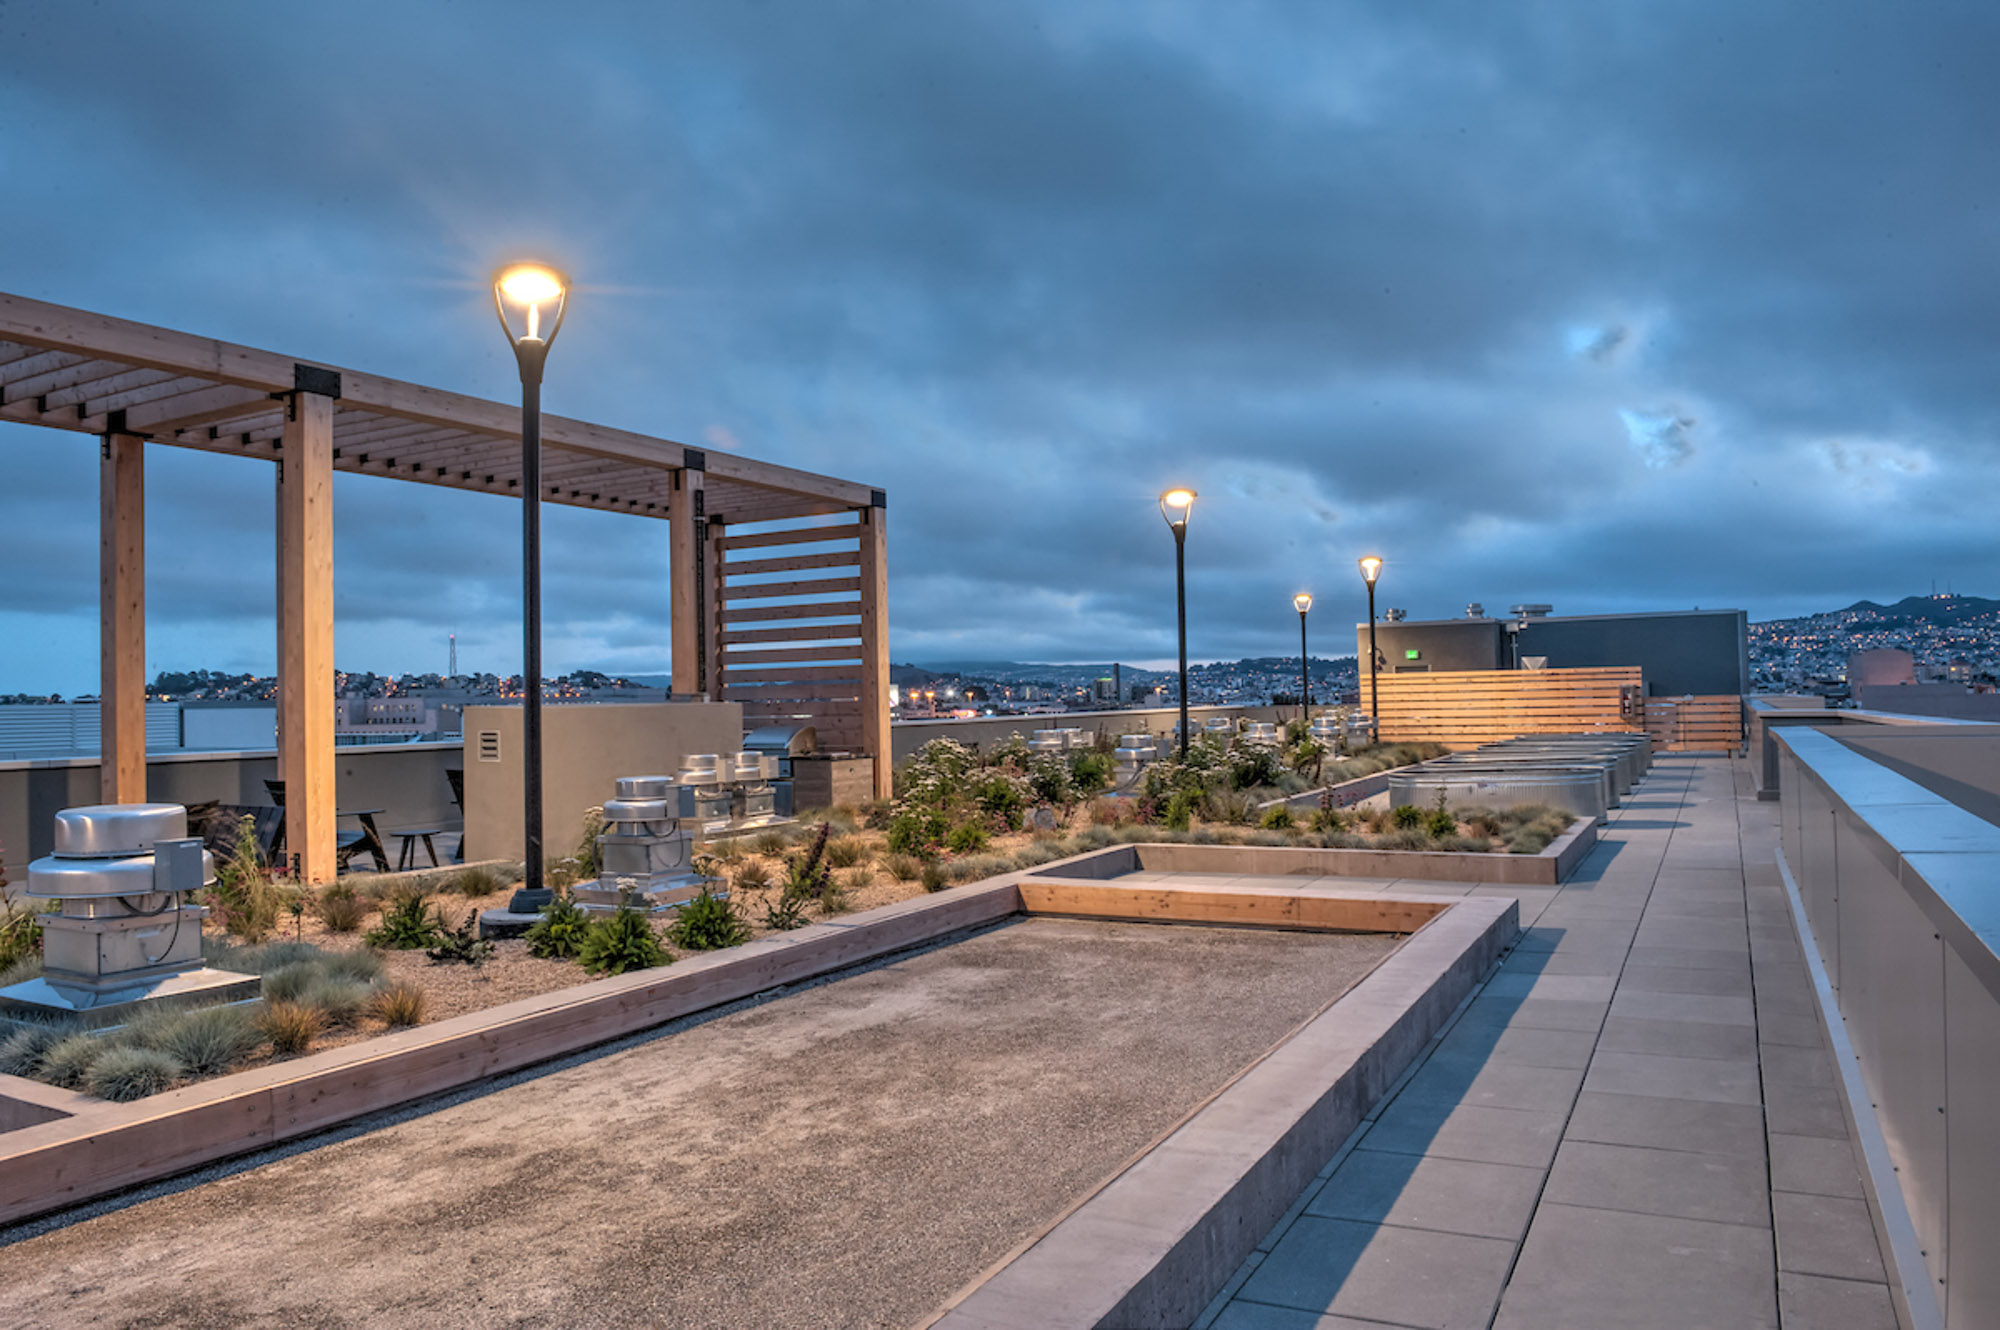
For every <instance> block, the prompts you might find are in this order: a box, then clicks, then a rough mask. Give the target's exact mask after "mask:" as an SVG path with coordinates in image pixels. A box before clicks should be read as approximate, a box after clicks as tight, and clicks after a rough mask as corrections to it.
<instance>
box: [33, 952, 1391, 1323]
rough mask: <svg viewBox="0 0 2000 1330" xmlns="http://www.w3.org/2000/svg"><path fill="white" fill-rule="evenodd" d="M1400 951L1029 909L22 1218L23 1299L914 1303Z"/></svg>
mask: <svg viewBox="0 0 2000 1330" xmlns="http://www.w3.org/2000/svg"><path fill="white" fill-rule="evenodd" d="M1396 944H1397V940H1396V939H1394V938H1392V937H1388V936H1382V935H1339V934H1311V933H1280V932H1265V931H1257V930H1246V929H1210V928H1192V927H1162V926H1152V925H1143V924H1115V923H1091V922H1079V921H1065V920H1049V919H1029V920H1017V921H1013V922H1010V923H1007V924H1003V925H1001V926H998V927H996V928H993V929H990V930H988V931H986V932H983V933H979V934H976V935H974V936H971V937H969V938H965V939H962V940H959V941H957V942H954V943H950V944H947V945H944V946H940V947H937V948H934V949H932V950H929V951H924V952H919V953H914V954H910V955H905V956H903V957H900V958H896V959H894V960H892V961H891V962H888V963H885V964H881V965H878V966H876V967H873V968H870V969H865V970H861V971H858V972H853V973H850V974H847V975H845V976H841V977H838V978H835V979H833V980H831V981H828V982H824V983H820V984H816V985H812V986H808V987H804V988H801V989H798V990H795V991H793V992H791V993H789V994H785V995H782V996H778V997H774V998H771V999H769V1000H766V1001H764V1002H762V1003H759V1004H756V1005H751V1006H747V1007H743V1008H740V1009H737V1010H734V1011H731V1012H729V1013H727V1014H722V1015H719V1016H716V1017H714V1018H712V1019H708V1020H706V1021H697V1022H694V1023H691V1024H688V1025H687V1026H686V1027H685V1028H679V1029H670V1031H669V1032H666V1033H662V1034H660V1035H658V1036H655V1037H650V1038H647V1039H644V1040H641V1041H635V1042H632V1043H630V1044H628V1045H626V1046H624V1047H622V1048H621V1049H619V1050H617V1051H612V1052H608V1053H603V1054H599V1055H597V1056H594V1057H589V1058H586V1059H581V1060H576V1061H573V1062H571V1063H570V1064H567V1065H562V1066H560V1067H559V1068H558V1069H556V1070H552V1071H549V1072H546V1073H544V1074H540V1075H535V1076H530V1077H527V1078H517V1079H516V1080H514V1081H512V1082H508V1083H503V1084H502V1086H500V1087H499V1088H490V1089H489V1090H488V1091H487V1092H484V1093H477V1094H473V1095H469V1096H461V1097H458V1098H456V1099H453V1100H447V1101H445V1102H444V1103H443V1104H442V1105H434V1106H432V1107H430V1108H429V1109H428V1110H426V1111H422V1112H415V1113H410V1114H405V1115H402V1116H400V1117H399V1118H396V1119H394V1120H391V1121H390V1122H389V1123H388V1124H387V1125H381V1126H378V1127H376V1128H374V1129H372V1130H369V1131H366V1132H363V1133H360V1134H358V1135H353V1136H351V1137H346V1138H336V1139H333V1140H331V1141H329V1142H325V1143H320V1144H318V1145H316V1146H314V1147H312V1148H308V1149H305V1150H303V1151H300V1152H297V1153H292V1154H290V1155H288V1156H286V1157H281V1158H279V1159H277V1160H275V1161H274V1162H269V1163H265V1164H263V1165H261V1166H259V1167H255V1168H249V1169H245V1170H242V1171H238V1172H233V1173H232V1172H229V1171H227V1170H220V1171H219V1173H220V1175H219V1176H214V1177H212V1178H207V1179H205V1180H197V1181H195V1182H193V1183H192V1184H191V1185H189V1186H187V1187H185V1188H184V1189H182V1190H178V1191H174V1192H169V1193H167V1194H164V1195H153V1196H151V1197H150V1198H148V1199H142V1200H137V1201H133V1202H131V1203H128V1204H125V1205H123V1206H122V1207H118V1208H112V1209H110V1210H108V1211H107V1212H104V1213H98V1214H95V1215H94V1217H87V1218H80V1219H77V1220H75V1221H74V1222H70V1223H67V1224H65V1225H61V1226H56V1227H52V1228H51V1227H48V1226H46V1225H45V1224H37V1225H34V1226H31V1227H24V1228H21V1229H17V1230H15V1231H14V1233H13V1234H11V1235H10V1234H8V1233H6V1232H4V1231H0V1243H9V1242H10V1241H11V1245H4V1246H0V1288H4V1289H5V1290H6V1293H5V1298H6V1301H5V1311H4V1312H0V1320H6V1321H8V1322H10V1323H15V1324H34V1325H84V1324H92V1325H99V1324H101V1325H118V1326H168V1325H172V1326H203V1327H214V1326H247V1325H285V1326H349V1325H352V1326H363V1325H367V1326H379V1325H423V1326H426V1327H447V1326H489V1325H563V1326H625V1325H667V1326H701V1327H720V1326H757V1327H779V1326H841V1327H848V1326H901V1325H907V1324H909V1323H910V1322H912V1321H913V1320H915V1319H917V1318H919V1317H921V1316H923V1315H924V1314H926V1313H927V1312H929V1311H931V1310H932V1309H934V1308H935V1307H937V1306H938V1305H939V1304H940V1303H941V1302H942V1301H943V1300H944V1299H946V1298H947V1297H949V1296H950V1295H951V1294H952V1293H954V1292H956V1291H957V1290H958V1289H960V1288H961V1287H963V1286H964V1285H965V1284H966V1283H967V1282H968V1281H970V1280H971V1279H973V1278H975V1277H976V1276H977V1275H978V1274H979V1273H980V1272H981V1271H982V1270H984V1269H985V1268H986V1267H987V1266H988V1265H990V1264H991V1263H992V1262H993V1261H995V1260H997V1259H998V1258H1000V1257H1001V1256H1003V1255H1005V1254H1006V1253H1007V1252H1008V1251H1009V1250H1010V1249H1011V1248H1012V1247H1013V1246H1014V1245H1015V1244H1016V1243H1017V1242H1019V1241H1020V1240H1022V1239H1023V1238H1025V1237H1026V1236H1028V1235H1030V1234H1031V1233H1033V1232H1034V1231H1035V1230H1036V1229H1037V1228H1038V1227H1040V1226H1041V1225H1042V1224H1044V1223H1045V1222H1047V1221H1048V1220H1050V1219H1052V1218H1053V1217H1055V1216H1056V1215H1057V1214H1058V1213H1059V1212H1060V1211H1061V1210H1062V1209H1063V1208H1064V1206H1065V1205H1066V1203H1068V1202H1069V1201H1071V1200H1072V1199H1074V1198H1076V1197H1078V1196H1079V1195H1081V1194H1083V1193H1085V1192H1087V1191H1088V1190H1090V1189H1091V1188H1092V1187H1093V1186H1094V1185H1095V1184H1097V1183H1099V1182H1100V1181H1102V1180H1103V1179H1105V1178H1106V1177H1108V1176H1109V1175H1111V1174H1112V1173H1114V1172H1115V1171H1117V1170H1118V1168H1119V1167H1120V1166H1121V1165H1122V1164H1123V1163H1124V1162H1125V1161H1126V1160H1127V1159H1129V1158H1130V1157H1131V1156H1132V1154H1133V1153H1134V1152H1135V1151H1137V1150H1139V1149H1141V1148H1143V1147H1144V1146H1145V1145H1146V1144H1148V1143H1149V1142H1150V1141H1152V1140H1153V1139H1154V1138H1155V1137H1157V1136H1158V1135H1159V1134H1160V1133H1161V1132H1162V1131H1164V1130H1166V1129H1168V1128H1169V1127H1171V1126H1172V1125H1173V1124H1174V1123H1175V1122H1177V1121H1178V1120H1179V1119H1180V1118H1182V1117H1183V1116H1185V1115H1186V1114H1187V1113H1188V1112H1189V1111H1191V1110H1192V1109H1193V1108H1195V1107H1197V1106H1198V1105H1199V1104H1200V1103H1201V1102H1203V1101H1204V1100H1205V1099H1206V1098H1207V1097H1208V1096H1209V1095H1210V1094H1212V1093H1213V1092H1214V1091H1215V1090H1216V1089H1218V1088H1219V1087H1220V1086H1221V1085H1223V1084H1224V1083H1225V1082H1226V1081H1227V1080H1228V1079H1229V1078H1230V1077H1231V1076H1232V1075H1234V1074H1235V1073H1236V1072H1237V1071H1239V1070H1240V1069H1242V1068H1243V1067H1245V1066H1246V1065H1248V1064H1249V1063H1250V1062H1251V1061H1252V1060H1254V1059H1255V1058H1256V1057H1257V1056H1258V1055H1259V1054H1261V1053H1262V1052H1264V1051H1265V1050H1266V1049H1268V1048H1269V1047H1270V1046H1271V1045H1273V1044H1274V1043H1275V1042H1277V1041H1278V1040H1279V1039H1281V1038H1283V1037H1284V1036H1285V1035H1286V1034H1287V1033H1289V1032H1290V1031H1291V1030H1293V1029H1294V1028H1296V1027H1297V1025H1298V1024H1299V1023H1300V1022H1302V1021H1304V1020H1305V1019H1307V1018H1308V1017H1310V1016H1311V1015H1313V1014H1314V1013H1315V1012H1316V1011H1318V1010H1319V1009H1320V1008H1321V1007H1323V1006H1324V1005H1325V1004H1326V1003H1327V1002H1329V1001H1331V1000H1332V999H1333V998H1334V997H1336V996H1337V995H1338V994H1340V993H1341V992H1343V991H1345V990H1346V989H1347V988H1348V987H1349V986H1351V985H1352V984H1353V983H1355V982H1356V981H1357V980H1359V979H1360V978H1361V977H1362V976H1363V975H1365V974H1366V973H1367V972H1368V971H1369V970H1370V969H1372V968H1373V967H1374V966H1375V965H1376V964H1378V963H1379V962H1380V961H1381V959H1382V958H1383V957H1385V956H1386V955H1387V954H1388V953H1389V952H1390V951H1391V950H1393V949H1394V947H1395V946H1396Z"/></svg>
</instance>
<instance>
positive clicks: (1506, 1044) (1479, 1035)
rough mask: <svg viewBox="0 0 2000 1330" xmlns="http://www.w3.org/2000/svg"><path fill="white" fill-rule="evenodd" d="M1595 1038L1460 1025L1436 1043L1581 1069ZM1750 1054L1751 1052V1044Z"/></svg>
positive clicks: (1456, 1051) (1457, 1051) (1443, 1048)
mask: <svg viewBox="0 0 2000 1330" xmlns="http://www.w3.org/2000/svg"><path fill="white" fill-rule="evenodd" d="M1597 1043H1598V1040H1597V1037H1596V1036H1595V1035H1593V1034H1592V1033H1591V1032H1590V1031H1588V1030H1537V1029H1534V1028H1532V1027H1528V1026H1499V1025H1465V1024H1460V1025H1459V1026H1458V1027H1456V1028H1455V1029H1453V1030H1452V1032H1451V1033H1450V1034H1448V1035H1446V1036H1445V1037H1444V1039H1443V1040H1442V1041H1440V1043H1439V1044H1438V1048H1437V1051H1438V1052H1439V1053H1440V1054H1444V1055H1447V1056H1450V1055H1461V1056H1463V1055H1472V1054H1477V1055H1479V1056H1484V1057H1490V1058H1492V1059H1494V1060H1495V1061H1502V1062H1514V1063H1518V1064H1520V1065H1521V1066H1524V1067H1564V1068H1572V1069H1578V1070H1580V1069H1582V1068H1584V1067H1587V1066H1589V1065H1590V1055H1591V1052H1592V1050H1593V1049H1594V1048H1596V1047H1597ZM1752 1047H1753V1051H1754V1047H1755V1046H1754V1045H1753V1046H1752Z"/></svg>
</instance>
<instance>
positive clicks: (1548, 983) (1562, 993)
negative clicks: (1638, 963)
mask: <svg viewBox="0 0 2000 1330" xmlns="http://www.w3.org/2000/svg"><path fill="white" fill-rule="evenodd" d="M1617 987H1618V981H1617V979H1616V978H1615V977H1614V976H1612V975H1608V974H1603V975H1598V974H1556V973H1553V972H1551V971H1548V970H1537V969H1534V968H1530V966H1529V965H1528V964H1527V963H1526V962H1524V963H1523V964H1522V965H1521V966H1520V967H1516V968H1512V969H1510V968H1508V967H1506V966H1502V967H1501V970H1500V973H1498V974H1496V975H1494V976H1493V977H1492V978H1491V979H1489V980H1487V981H1486V994H1487V996H1489V997H1498V998H1541V999H1545V1000H1549V1001H1555V1002H1603V1003H1609V1002H1610V1001H1611V994H1612V992H1613V991H1614V990H1615V989H1616V988H1617Z"/></svg>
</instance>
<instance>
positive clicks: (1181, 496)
mask: <svg viewBox="0 0 2000 1330" xmlns="http://www.w3.org/2000/svg"><path fill="white" fill-rule="evenodd" d="M1194 497H1195V496H1194V491H1193V490H1168V491H1167V492H1166V493H1165V494H1162V495H1161V496H1160V516H1162V517H1164V518H1166V519H1167V526H1168V528H1169V529H1170V530H1172V532H1173V533H1174V588H1175V593H1176V595H1177V597H1178V603H1179V610H1180V635H1181V760H1182V761H1186V760H1187V753H1188V677H1187V525H1188V518H1189V516H1190V515H1192V514H1193V512H1194Z"/></svg>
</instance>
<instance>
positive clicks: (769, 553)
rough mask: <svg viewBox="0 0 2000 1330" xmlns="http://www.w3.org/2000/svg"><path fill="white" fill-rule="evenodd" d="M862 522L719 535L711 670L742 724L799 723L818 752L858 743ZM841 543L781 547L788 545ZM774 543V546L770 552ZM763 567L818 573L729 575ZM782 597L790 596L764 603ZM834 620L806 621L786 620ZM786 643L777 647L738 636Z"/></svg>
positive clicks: (862, 744)
mask: <svg viewBox="0 0 2000 1330" xmlns="http://www.w3.org/2000/svg"><path fill="white" fill-rule="evenodd" d="M862 534H863V532H862V528H861V527H860V526H858V525H856V524H855V523H854V522H853V521H852V519H846V518H835V519H832V520H831V521H829V522H827V523H825V524H821V525H814V526H810V527H802V528H798V529H793V530H785V531H754V532H740V533H736V534H731V535H727V536H725V537H723V538H722V539H721V540H719V541H718V542H717V544H718V545H719V546H720V549H719V550H718V551H717V553H718V558H717V560H716V564H717V566H716V568H715V586H716V593H715V606H716V619H717V635H716V641H717V643H718V644H719V646H720V648H721V649H720V652H719V653H718V657H717V659H718V673H719V675H720V682H721V684H722V697H723V699H724V700H725V701H730V702H741V703H742V704H743V723H744V725H745V726H746V727H754V726H757V725H766V724H777V723H790V724H807V725H811V726H813V727H814V729H815V730H816V731H817V732H818V735H819V746H820V748H821V749H822V750H848V751H856V750H862V749H865V748H866V747H867V746H868V744H867V740H866V736H865V734H864V733H863V729H864V727H863V723H862V720H863V716H862V713H863V707H862V701H863V678H862V675H863V653H862V647H861V644H860V643H861V638H862V629H861V625H862V618H863V615H864V614H865V613H866V607H865V606H864V605H863V603H862V601H861V599H859V594H860V593H862V592H863V582H862V574H863V569H862V551H861V547H860V546H861V537H862ZM836 543H837V544H838V545H840V546H841V548H839V549H836V550H832V551H827V552H815V553H812V554H796V555H788V554H786V553H784V548H785V547H786V546H796V545H807V544H811V545H825V544H836ZM774 550H775V551H776V553H775V554H774V553H773V551H774ZM769 573H801V574H818V576H811V575H808V576H802V577H798V578H794V579H790V580H785V581H776V582H761V583H746V582H741V581H738V582H735V583H733V584H732V582H731V579H732V578H742V577H745V576H755V575H758V574H769ZM778 600H785V601H790V602H792V603H790V604H771V603H769V602H771V601H778ZM799 619H838V620H840V622H838V623H832V624H825V625H819V626H813V627H790V626H786V621H796V620H799ZM772 642H784V643H787V644H788V645H787V646H785V647H784V648H782V649H778V648H773V647H769V646H760V647H759V648H758V649H750V650H734V649H732V648H735V647H738V646H740V645H742V644H745V643H756V644H764V643H772Z"/></svg>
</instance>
